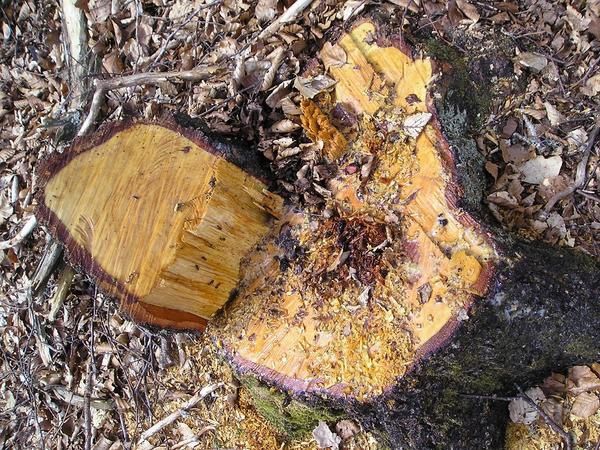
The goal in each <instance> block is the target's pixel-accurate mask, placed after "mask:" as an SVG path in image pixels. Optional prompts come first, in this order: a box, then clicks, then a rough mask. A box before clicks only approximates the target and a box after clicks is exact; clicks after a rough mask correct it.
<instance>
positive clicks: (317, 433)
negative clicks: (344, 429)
mask: <svg viewBox="0 0 600 450" xmlns="http://www.w3.org/2000/svg"><path fill="white" fill-rule="evenodd" d="M312 436H313V438H314V440H315V441H317V445H318V446H319V448H330V449H333V450H338V449H339V448H340V443H341V442H342V440H341V439H340V437H339V436H338V435H337V434H335V433H333V432H332V431H331V430H330V429H329V426H328V425H327V424H326V423H325V422H323V421H319V425H318V426H317V427H316V428H315V429H314V430H313V432H312Z"/></svg>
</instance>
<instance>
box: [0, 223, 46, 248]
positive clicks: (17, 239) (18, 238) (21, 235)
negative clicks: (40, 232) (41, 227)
mask: <svg viewBox="0 0 600 450" xmlns="http://www.w3.org/2000/svg"><path fill="white" fill-rule="evenodd" d="M36 225H37V219H36V218H35V216H31V217H29V219H27V222H25V224H24V225H23V228H21V230H19V232H18V233H17V234H15V235H14V237H13V238H12V239H9V240H7V241H2V242H0V250H6V249H8V248H11V247H14V246H15V245H18V244H20V243H21V242H22V241H23V240H24V239H25V238H26V237H27V236H29V234H30V233H31V232H32V231H33V229H34V228H35V226H36Z"/></svg>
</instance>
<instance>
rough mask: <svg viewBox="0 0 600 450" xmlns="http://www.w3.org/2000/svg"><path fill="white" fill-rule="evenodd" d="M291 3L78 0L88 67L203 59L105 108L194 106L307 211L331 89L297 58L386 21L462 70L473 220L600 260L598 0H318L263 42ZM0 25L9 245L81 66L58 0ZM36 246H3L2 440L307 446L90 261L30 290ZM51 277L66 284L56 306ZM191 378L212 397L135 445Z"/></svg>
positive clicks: (2, 171) (67, 130)
mask: <svg viewBox="0 0 600 450" xmlns="http://www.w3.org/2000/svg"><path fill="white" fill-rule="evenodd" d="M290 3H292V2H291V1H287V2H286V1H278V0H259V1H258V2H245V1H242V0H213V1H204V0H80V1H79V2H78V3H77V4H78V6H79V7H80V8H81V9H83V10H84V11H85V13H86V16H87V20H88V27H89V30H88V31H89V36H88V38H89V47H90V51H91V54H92V55H93V58H95V59H96V61H97V62H98V70H97V71H96V72H95V73H91V74H90V75H89V76H90V77H91V78H93V79H102V78H111V77H117V76H121V75H128V74H135V73H148V72H161V71H179V70H189V69H193V68H197V67H200V66H202V67H209V68H210V72H211V73H210V76H209V77H208V79H207V80H205V81H200V82H195V83H189V82H186V83H183V82H176V81H173V82H164V83H161V84H160V85H157V86H151V85H139V86H135V87H131V88H125V89H120V90H115V91H111V92H109V93H108V94H107V102H106V105H105V107H104V108H103V110H102V112H101V120H102V121H111V120H119V119H121V118H124V117H131V116H134V117H157V116H160V115H162V114H165V113H167V114H176V113H184V114H186V115H188V116H191V117H194V118H199V119H201V120H202V121H203V122H205V123H206V125H207V127H208V128H209V129H211V130H213V131H215V132H217V133H220V134H221V135H223V136H229V137H232V138H234V139H236V140H237V141H238V142H241V143H242V144H243V145H245V146H246V147H247V148H248V149H249V150H248V151H257V152H262V154H263V155H264V156H265V157H266V158H267V159H268V160H269V161H270V164H271V167H272V169H273V171H274V173H275V174H276V176H277V177H278V180H279V189H280V191H281V192H282V193H283V194H284V195H285V196H287V197H289V198H292V199H293V200H294V201H297V202H300V203H302V204H307V205H311V204H318V203H319V202H321V201H322V198H321V195H322V194H321V191H322V190H321V189H319V188H317V189H314V188H313V187H311V186H315V184H316V185H318V183H319V182H322V180H320V179H319V177H318V170H314V169H315V168H314V167H309V168H308V170H301V169H302V168H303V166H304V165H305V162H304V161H303V160H302V159H301V157H300V156H299V151H295V149H296V148H298V146H299V145H300V144H301V143H303V142H307V140H306V137H305V136H304V135H303V133H302V130H301V127H300V125H299V113H300V111H299V108H298V101H299V92H302V91H303V90H306V89H313V90H316V91H319V90H324V89H328V86H327V83H320V82H319V80H313V79H307V78H303V77H302V76H301V74H302V70H303V68H304V67H305V65H306V64H307V62H308V61H309V60H310V59H311V58H314V57H315V56H316V54H317V51H318V49H320V48H321V47H322V46H323V44H324V43H325V42H326V40H327V38H328V36H329V35H330V34H331V33H332V32H333V31H335V30H338V29H340V28H342V27H346V26H348V25H350V24H351V23H352V21H353V20H355V19H356V18H359V17H362V16H365V15H366V14H371V13H376V14H382V15H383V16H384V17H386V20H387V21H388V22H389V24H390V29H391V30H393V31H394V32H395V33H397V34H401V35H402V37H403V38H404V39H405V40H406V41H408V42H409V43H410V44H413V45H414V47H415V49H416V50H417V51H419V52H424V53H425V54H426V55H431V56H432V57H435V58H437V59H440V60H441V61H442V62H444V61H447V62H452V65H453V66H454V67H458V68H459V69H461V70H464V71H465V73H467V74H468V77H469V78H470V79H471V80H472V81H471V83H473V84H472V85H470V84H469V85H465V86H463V88H466V89H465V90H464V91H463V92H460V91H459V92H457V93H456V94H455V95H462V96H463V97H465V103H464V104H465V108H467V109H468V111H467V113H468V114H469V115H471V119H472V120H471V128H472V130H471V131H472V134H473V139H475V141H476V142H477V146H478V149H479V151H480V153H481V155H482V156H483V158H484V161H485V170H486V177H487V178H486V186H487V188H486V193H485V196H484V203H485V211H484V213H486V214H487V213H491V214H492V215H493V216H494V217H495V220H496V221H497V223H498V224H499V225H501V226H503V227H505V228H507V229H510V230H514V231H516V232H519V233H520V234H522V235H523V236H525V237H527V238H531V239H540V240H544V241H546V242H549V243H551V244H553V245H565V246H571V247H575V248H578V249H581V250H582V251H585V252H587V253H590V254H592V255H594V256H596V257H597V256H600V187H599V186H600V167H599V163H600V150H599V149H600V145H599V144H598V143H597V142H596V143H594V137H595V136H596V134H597V131H596V133H595V130H597V129H598V127H599V126H600V122H598V120H599V119H598V117H600V103H599V101H600V1H599V0H588V1H582V0H565V1H549V0H521V1H516V0H513V1H502V2H500V1H490V2H488V1H481V2H479V1H474V0H452V1H450V2H446V1H434V0H412V1H411V0H348V1H335V0H314V1H313V2H312V3H310V4H309V6H308V7H307V8H306V9H305V10H304V11H303V12H302V14H301V15H300V16H299V17H297V18H296V19H295V20H294V21H293V22H292V23H288V24H284V25H283V26H282V27H280V28H278V29H276V31H275V32H274V33H273V34H271V35H270V36H259V34H260V33H261V30H264V29H265V28H266V27H267V26H268V25H269V24H271V23H273V22H274V21H275V20H276V19H277V17H279V16H280V15H281V14H282V12H283V11H284V10H285V8H287V7H288V6H289V5H290ZM0 22H1V24H2V37H1V38H0V39H1V44H0V86H1V89H0V126H1V128H0V241H4V240H8V239H10V238H12V237H13V236H15V235H16V234H17V232H18V231H19V230H21V229H22V228H23V226H24V224H26V223H27V221H28V220H29V218H30V217H31V216H32V215H33V214H34V212H35V208H36V196H35V194H36V188H37V185H36V175H35V170H36V166H37V164H38V162H39V161H40V160H41V159H43V158H45V157H47V156H48V155H51V154H52V153H55V152H62V151H64V150H65V149H66V148H67V147H68V145H69V143H70V141H71V139H72V137H73V135H74V131H75V130H76V129H77V126H78V125H79V124H80V122H81V120H82V117H83V115H84V114H85V111H83V112H82V111H79V112H76V111H69V110H68V107H69V106H68V105H69V104H70V102H71V100H72V98H71V90H70V86H71V85H72V80H69V66H70V65H71V64H77V61H72V60H71V59H70V58H69V55H68V54H67V53H66V51H65V46H64V42H63V38H62V34H61V31H62V23H63V20H62V16H61V11H60V7H59V2H58V1H46V0H21V1H10V0H8V1H4V0H0ZM321 81H322V80H321ZM469 86H471V87H473V88H474V89H475V90H473V91H471V90H467V89H470V88H469ZM474 92H476V93H477V95H473V93H474ZM486 93H487V94H486ZM467 97H468V98H467ZM473 97H477V98H473ZM467 100H468V101H467ZM458 150H459V151H460V149H458ZM307 181H308V182H307ZM49 239H50V237H49V236H48V235H47V233H46V231H45V230H44V229H43V227H37V228H36V229H34V230H33V232H31V233H30V234H28V235H27V236H25V237H24V238H23V239H18V242H15V243H14V244H15V245H12V246H8V248H6V249H3V250H0V336H1V339H2V343H1V345H0V351H1V352H2V354H1V358H0V447H1V448H26V447H29V448H86V442H87V443H92V442H93V448H95V449H113V450H114V449H118V448H199V449H217V448H221V449H225V448H230V449H233V448H235V449H237V448H240V449H242V448H248V449H276V448H289V449H309V448H317V443H316V441H315V440H314V439H313V438H312V437H311V436H307V437H306V438H304V439H296V440H292V439H287V438H286V437H285V436H283V435H282V434H281V433H280V432H279V431H278V430H275V429H274V428H272V427H271V426H270V425H269V424H268V423H266V422H265V421H264V420H263V419H262V418H261V417H260V416H259V415H258V414H257V412H256V411H255V410H254V408H253V407H252V402H251V399H250V398H249V393H248V392H247V391H246V390H245V389H244V388H242V387H241V386H240V385H239V383H238V382H237V381H236V379H235V377H234V375H233V374H232V372H231V371H230V370H229V369H228V367H227V365H226V364H225V363H224V362H223V361H222V360H221V359H220V357H219V356H218V349H216V348H214V346H213V344H212V343H211V342H209V340H208V339H206V338H199V337H198V336H195V335H193V334H190V333H173V332H164V331H163V332H157V331H153V330H149V329H147V328H143V327H139V326H137V325H135V324H134V323H132V322H130V321H128V320H127V318H126V317H124V316H122V315H121V314H120V313H119V311H118V309H117V307H116V305H115V304H114V302H113V301H112V300H110V299H108V298H104V297H103V296H102V294H100V293H98V292H97V291H96V289H95V288H94V286H93V284H91V282H90V280H88V279H87V278H86V276H85V275H84V274H76V275H75V277H74V280H73V282H72V283H71V284H70V285H69V284H68V283H67V282H66V281H65V279H66V280H67V281H68V280H69V278H70V277H69V276H68V272H66V275H67V276H65V277H63V280H62V282H61V281H60V276H61V273H64V270H65V269H59V270H58V271H57V272H56V274H55V275H54V276H53V277H52V278H51V280H50V282H49V283H48V286H47V287H46V289H45V291H44V292H42V293H41V294H40V295H38V296H32V295H31V277H32V274H33V273H34V271H35V269H36V266H37V264H38V262H39V260H40V258H41V256H42V255H43V253H44V250H45V248H46V245H47V242H48V241H49ZM61 283H62V284H63V285H64V286H67V287H69V291H68V295H67V296H66V298H65V299H64V301H62V300H61V299H60V298H59V296H57V295H56V291H57V287H58V285H60V284H61ZM202 388H204V389H205V390H211V393H210V394H208V395H207V396H206V397H205V398H204V399H203V400H201V401H199V402H198V403H197V404H196V405H195V406H194V407H193V408H191V409H190V410H189V411H187V412H186V413H185V414H184V415H183V417H182V418H181V419H180V420H178V421H176V422H175V424H174V425H171V426H168V427H165V428H164V429H163V430H161V431H159V432H157V433H156V434H154V435H153V436H152V437H150V438H149V439H148V441H146V442H140V438H141V436H142V433H143V432H144V431H146V430H148V429H149V428H150V427H151V426H152V425H153V424H155V423H156V422H158V421H159V420H161V419H163V418H164V417H166V416H168V415H169V414H170V413H172V412H174V411H177V410H179V408H180V407H181V406H182V405H183V404H184V403H185V402H186V401H188V400H189V398H190V397H191V396H192V395H193V394H194V393H196V392H197V391H199V390H200V389H202ZM329 425H330V426H331V428H332V430H333V431H336V430H337V432H338V433H339V434H342V435H347V436H349V437H348V438H347V439H346V440H345V441H344V442H343V448H347V449H350V448H356V449H365V448H377V442H376V439H375V437H374V436H372V435H370V434H369V433H366V432H363V431H359V430H358V428H357V426H356V425H353V424H352V423H349V422H347V421H346V422H342V423H341V424H339V423H338V424H337V428H336V424H329ZM321 439H322V437H321Z"/></svg>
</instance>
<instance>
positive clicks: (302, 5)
mask: <svg viewBox="0 0 600 450" xmlns="http://www.w3.org/2000/svg"><path fill="white" fill-rule="evenodd" d="M312 2H313V0H296V1H295V2H294V4H293V5H292V6H290V7H289V8H288V9H287V10H286V11H285V12H284V13H283V14H282V15H281V16H279V17H278V18H277V19H275V20H274V21H273V22H272V23H271V25H269V26H268V27H267V28H265V29H264V30H262V31H261V32H260V34H259V35H258V39H266V38H268V37H270V36H273V35H274V34H275V33H277V31H279V29H280V28H281V27H282V26H283V25H285V24H286V23H290V22H293V21H294V20H296V18H297V17H298V16H299V15H300V14H301V13H302V11H304V10H305V9H306V8H307V7H308V6H309V5H310V4H311V3H312Z"/></svg>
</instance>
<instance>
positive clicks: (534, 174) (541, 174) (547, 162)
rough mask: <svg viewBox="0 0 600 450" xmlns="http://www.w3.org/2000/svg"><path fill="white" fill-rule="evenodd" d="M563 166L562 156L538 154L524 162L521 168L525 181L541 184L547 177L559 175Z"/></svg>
mask: <svg viewBox="0 0 600 450" xmlns="http://www.w3.org/2000/svg"><path fill="white" fill-rule="evenodd" d="M561 167H562V158H561V157H560V156H551V157H549V158H545V157H543V156H536V157H535V158H533V159H531V160H529V161H526V162H525V163H523V164H522V165H521V167H520V168H519V169H520V171H521V178H522V179H523V181H524V182H525V183H530V184H540V183H543V182H544V180H545V179H547V178H551V177H555V176H557V175H558V174H559V173H560V168H561Z"/></svg>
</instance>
